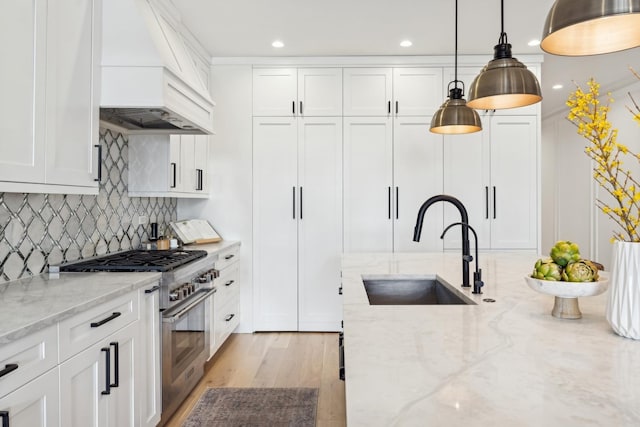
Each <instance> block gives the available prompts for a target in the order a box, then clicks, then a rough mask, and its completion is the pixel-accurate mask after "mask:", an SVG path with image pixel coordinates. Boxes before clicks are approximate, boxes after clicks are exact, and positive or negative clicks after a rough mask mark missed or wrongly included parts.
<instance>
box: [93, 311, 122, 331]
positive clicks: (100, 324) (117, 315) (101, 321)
mask: <svg viewBox="0 0 640 427" xmlns="http://www.w3.org/2000/svg"><path fill="white" fill-rule="evenodd" d="M121 315H122V313H120V312H119V311H114V312H113V313H112V314H111V316H109V317H107V318H106V319H102V320H100V321H99V322H91V327H92V328H98V327H100V326H102V325H104V324H105V323H107V322H111V321H112V320H113V319H115V318H116V317H120V316H121Z"/></svg>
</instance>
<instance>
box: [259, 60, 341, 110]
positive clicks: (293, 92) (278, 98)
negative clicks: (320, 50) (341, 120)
mask: <svg viewBox="0 0 640 427" xmlns="http://www.w3.org/2000/svg"><path fill="white" fill-rule="evenodd" d="M253 115H254V116H341V115H342V69H341V68H300V69H296V68H256V69H254V70H253Z"/></svg>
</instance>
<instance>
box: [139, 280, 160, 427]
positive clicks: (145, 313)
mask: <svg viewBox="0 0 640 427" xmlns="http://www.w3.org/2000/svg"><path fill="white" fill-rule="evenodd" d="M139 292H140V334H141V335H140V337H141V339H142V342H141V344H142V345H141V346H140V358H139V359H138V361H139V366H140V369H138V371H137V374H136V375H137V377H138V390H139V392H138V393H136V394H137V395H138V404H139V405H140V425H141V426H142V427H155V426H156V425H157V424H158V423H159V422H160V415H161V413H162V377H161V370H160V366H161V363H160V355H161V354H162V353H161V349H160V295H159V294H160V287H159V285H153V286H147V287H145V288H142V289H140V291H139Z"/></svg>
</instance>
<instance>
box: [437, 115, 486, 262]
mask: <svg viewBox="0 0 640 427" xmlns="http://www.w3.org/2000/svg"><path fill="white" fill-rule="evenodd" d="M483 126H484V127H485V129H484V130H483V131H482V132H476V133H470V134H463V135H445V136H444V162H443V165H444V175H443V176H444V193H445V194H448V195H450V196H453V197H455V198H457V199H458V200H460V201H461V202H462V204H463V205H464V206H465V208H466V209H467V213H468V215H469V225H471V226H472V227H473V228H474V230H476V233H477V234H478V246H479V247H480V248H483V249H487V248H490V247H491V235H490V232H491V220H490V218H489V215H490V210H489V208H490V200H489V197H490V194H489V193H490V185H489V161H490V160H489V151H488V147H489V141H490V137H489V134H490V122H489V120H488V119H485V118H483ZM460 221H461V218H460V213H459V212H458V210H457V209H456V208H455V207H453V206H452V205H450V204H448V203H447V204H444V224H443V225H444V226H445V227H446V226H448V225H449V224H452V223H454V222H460ZM460 228H461V227H457V228H456V229H452V230H450V231H448V232H447V235H446V236H445V238H444V247H445V249H460V248H461V247H462V244H461V241H462V239H461V236H462V230H461V229H460ZM469 238H470V239H473V236H472V235H471V234H470V235H469ZM470 244H471V247H472V248H473V245H474V242H473V240H471V241H470Z"/></svg>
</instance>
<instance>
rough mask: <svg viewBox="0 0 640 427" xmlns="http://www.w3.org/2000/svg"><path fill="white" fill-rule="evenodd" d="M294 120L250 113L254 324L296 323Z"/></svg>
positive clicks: (285, 326) (278, 326) (287, 326)
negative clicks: (251, 130) (251, 126)
mask: <svg viewBox="0 0 640 427" xmlns="http://www.w3.org/2000/svg"><path fill="white" fill-rule="evenodd" d="M298 197H299V196H298V187H297V126H296V119H294V118H286V117H283V118H254V121H253V238H254V245H253V250H254V256H253V259H254V265H253V277H254V292H255V294H254V296H255V314H254V315H255V329H256V330H258V331H260V330H262V331H268V330H282V331H284V330H289V331H295V330H297V328H298V285H297V277H298V272H297V264H298V247H297V246H298V245H297V241H298V234H297V230H298V226H297V222H298V215H299V212H298V203H297V202H298Z"/></svg>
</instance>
